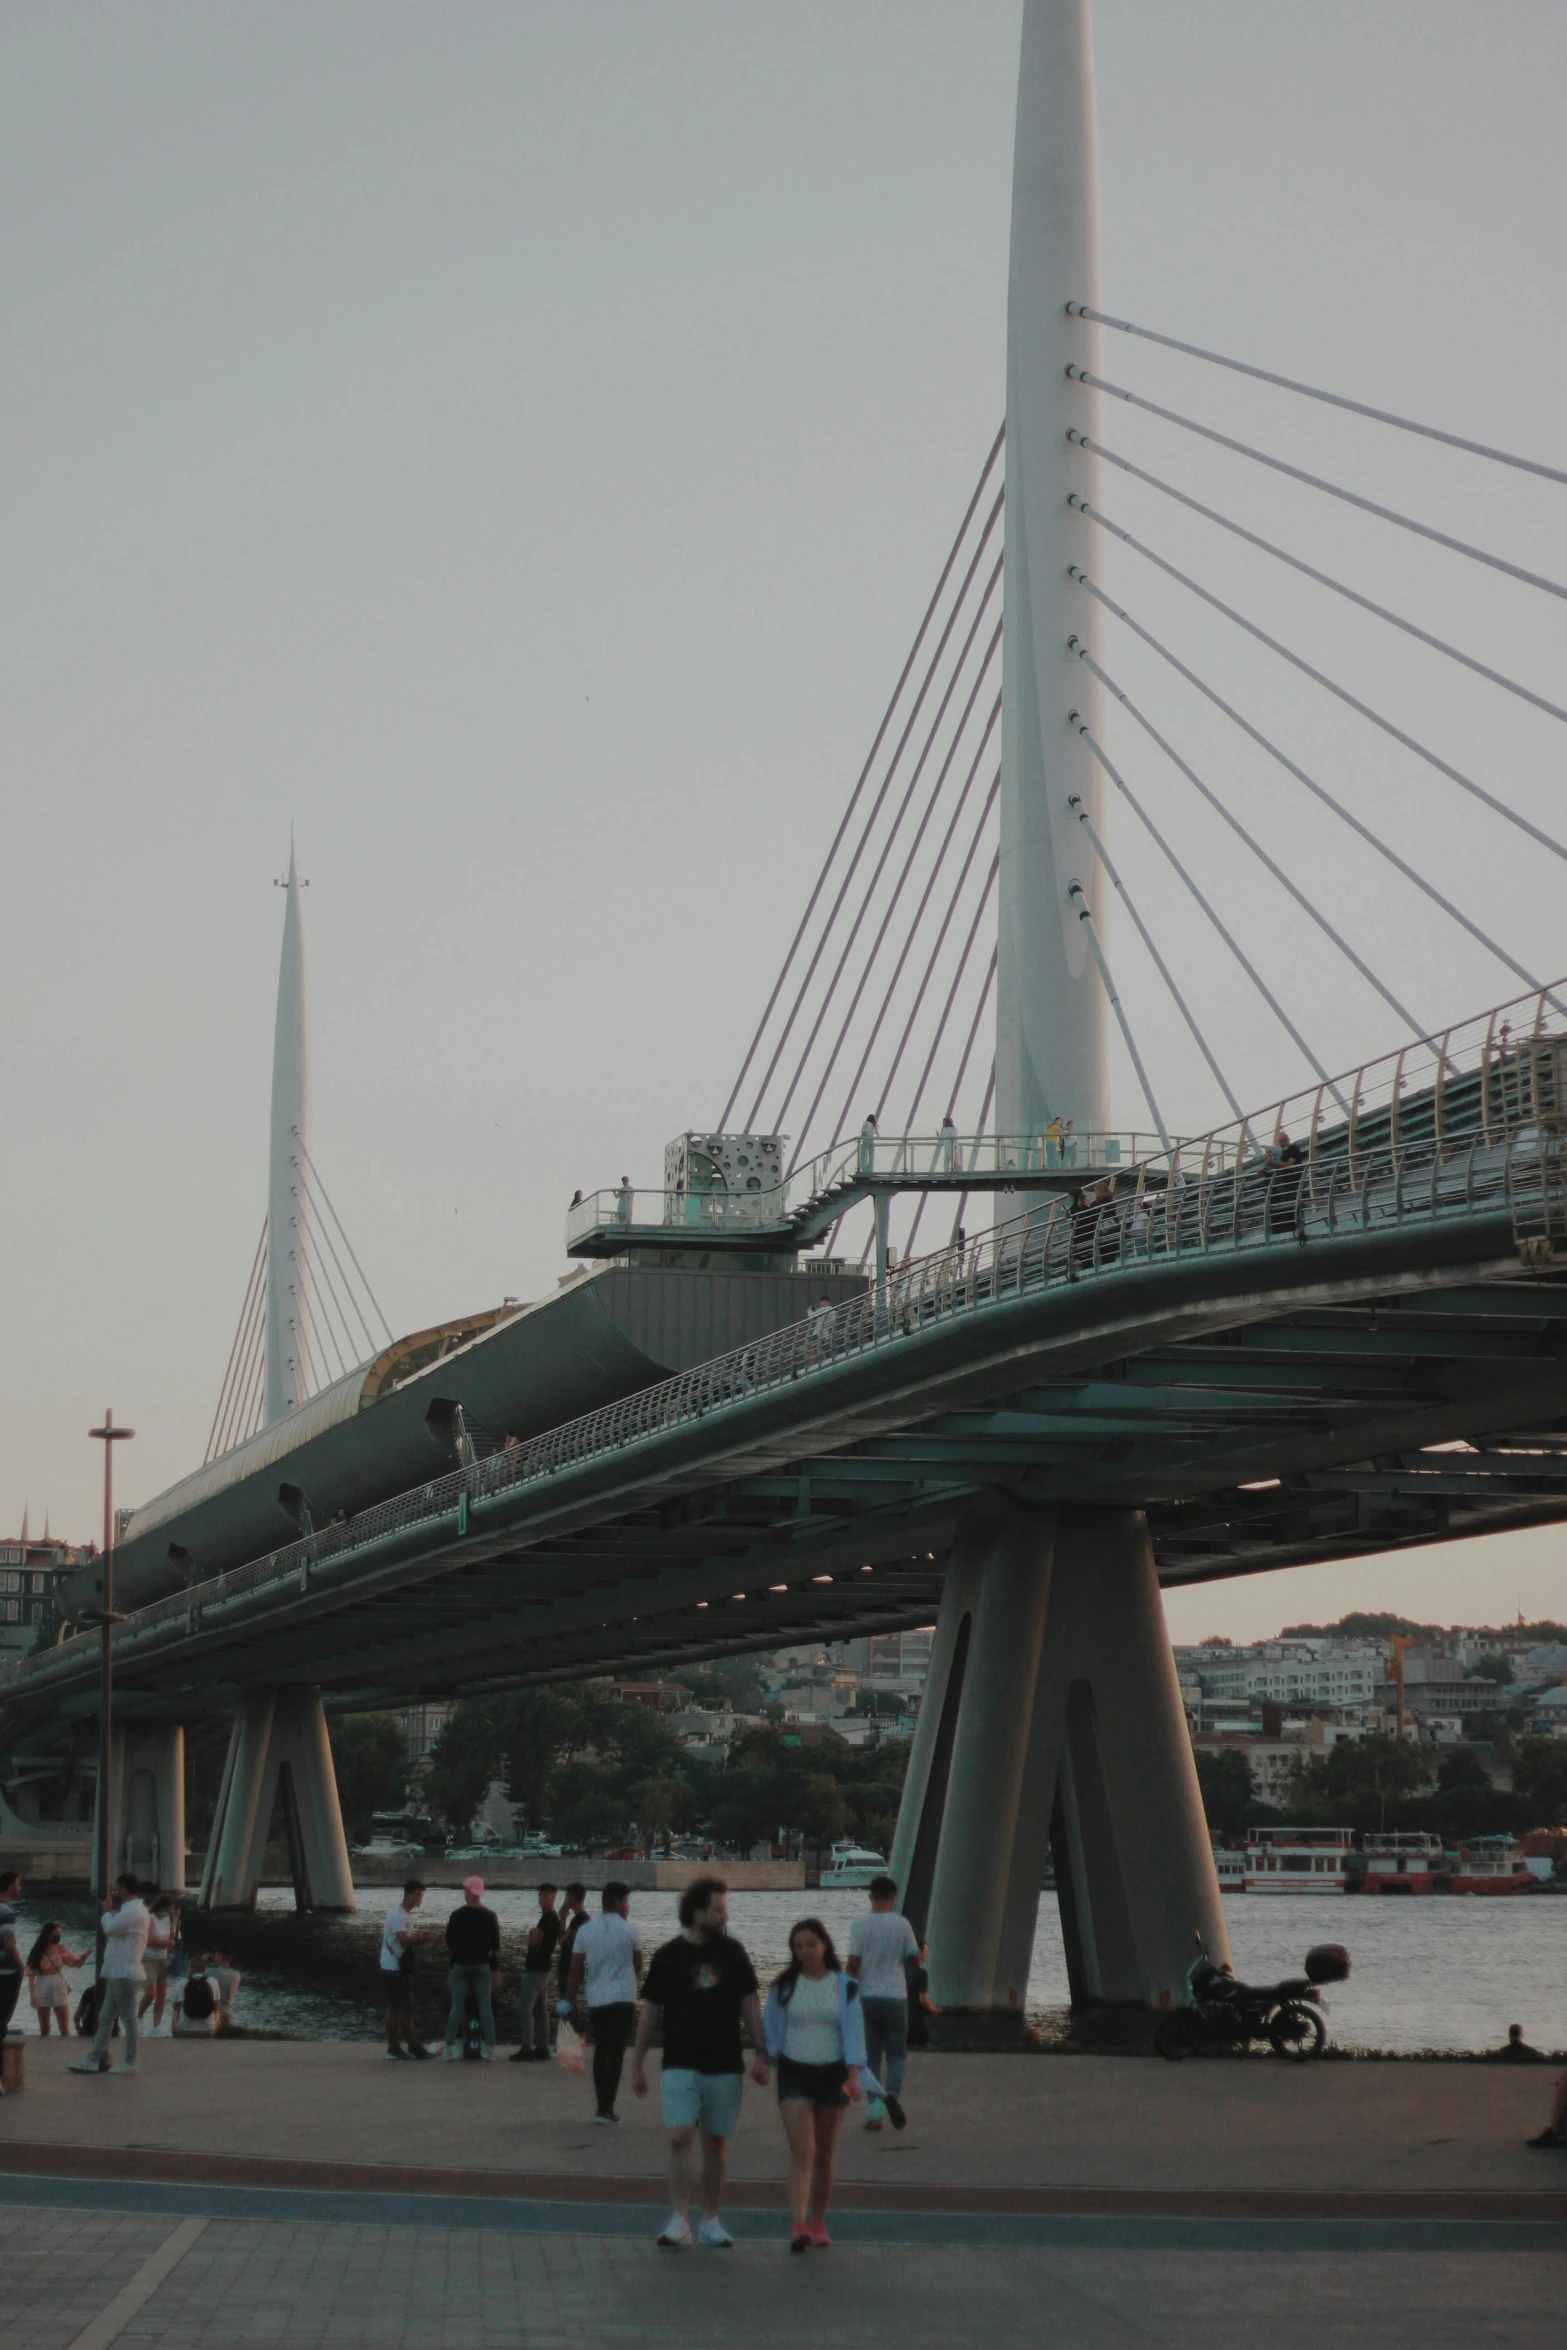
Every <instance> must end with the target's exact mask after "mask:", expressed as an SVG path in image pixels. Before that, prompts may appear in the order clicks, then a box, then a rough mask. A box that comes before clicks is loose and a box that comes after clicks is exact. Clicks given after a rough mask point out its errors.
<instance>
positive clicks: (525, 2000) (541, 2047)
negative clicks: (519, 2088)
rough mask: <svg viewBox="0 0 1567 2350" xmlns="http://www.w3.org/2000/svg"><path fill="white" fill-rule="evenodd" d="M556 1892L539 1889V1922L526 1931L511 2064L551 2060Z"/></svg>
mask: <svg viewBox="0 0 1567 2350" xmlns="http://www.w3.org/2000/svg"><path fill="white" fill-rule="evenodd" d="M558 1890H559V1888H558V1887H556V1886H554V1885H541V1886H540V1887H539V1914H538V1919H537V1921H536V1923H535V1924H533V1925H532V1926H530V1927H529V1928H528V1939H527V1944H526V1946H525V1950H524V1954H523V1961H522V1981H521V1983H520V1984H519V1985H518V1989H517V2011H518V2015H519V2017H520V2019H521V2028H520V2030H519V2032H518V2040H519V2042H520V2045H519V2047H518V2049H517V2052H516V2054H515V2055H514V2056H513V2058H512V2060H511V2061H512V2063H513V2064H548V2063H549V2060H550V1999H549V1989H550V1968H551V1967H552V1966H553V1964H554V1963H555V1953H556V1951H557V1949H558V1948H559V1947H560V1919H559V1918H558V1917H557V1916H556V1914H555V1898H556V1894H557V1892H558Z"/></svg>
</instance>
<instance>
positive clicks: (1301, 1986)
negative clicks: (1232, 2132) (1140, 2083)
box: [1154, 1934, 1349, 2064]
mask: <svg viewBox="0 0 1567 2350" xmlns="http://www.w3.org/2000/svg"><path fill="white" fill-rule="evenodd" d="M1348 1973H1349V1953H1348V1951H1347V1950H1345V1949H1344V1948H1343V1946H1342V1944H1340V1943H1337V1942H1321V1943H1318V1944H1317V1946H1316V1947H1315V1948H1314V1949H1312V1950H1308V1951H1307V1953H1306V1971H1305V1973H1304V1974H1303V1975H1289V1976H1286V1978H1285V1980H1284V1981H1283V1982H1282V1983H1269V1984H1253V1983H1238V1982H1237V1981H1236V1979H1235V1977H1234V1975H1233V1974H1232V1973H1231V1972H1230V1970H1229V1968H1228V1967H1221V1966H1216V1965H1215V1963H1214V1961H1213V1960H1212V1959H1211V1958H1210V1957H1209V1956H1208V1953H1207V1951H1206V1950H1205V1949H1204V1947H1203V1942H1202V1936H1201V1935H1200V1934H1199V1935H1198V1937H1197V1956H1196V1957H1195V1958H1194V1959H1193V1961H1192V1963H1191V1965H1190V1967H1188V1969H1187V1972H1186V1983H1187V1988H1188V1990H1189V1991H1190V1993H1191V2004H1190V2005H1189V2006H1188V2007H1176V2008H1172V2009H1171V2011H1170V2013H1169V2014H1168V2015H1167V2016H1165V2017H1163V2018H1162V2019H1161V2021H1160V2024H1159V2028H1158V2030H1157V2031H1156V2032H1155V2034H1154V2046H1155V2048H1157V2050H1158V2051H1159V2054H1160V2055H1161V2056H1163V2057H1167V2058H1168V2059H1169V2061H1170V2063H1171V2064H1179V2063H1180V2062H1181V2061H1182V2059H1183V2058H1185V2057H1188V2056H1195V2055H1196V2054H1197V2052H1198V2050H1199V2049H1202V2048H1232V2049H1234V2050H1235V2051H1236V2052H1237V2053H1240V2052H1241V2051H1243V2050H1244V2049H1246V2048H1248V2047H1249V2046H1250V2045H1251V2043H1252V2042H1253V2041H1254V2040H1266V2041H1267V2043H1268V2045H1269V2046H1270V2047H1271V2049H1272V2050H1273V2053H1274V2055H1275V2056H1283V2057H1287V2058H1288V2059H1289V2061H1290V2062H1291V2063H1292V2064H1306V2063H1308V2062H1309V2061H1310V2059H1311V2058H1312V2057H1314V2056H1320V2055H1321V2054H1322V2051H1323V2049H1324V2048H1325V2047H1326V2046H1327V2040H1328V2028H1327V2024H1326V2022H1325V2021H1324V2019H1323V2013H1322V1993H1321V1990H1320V1989H1319V1985H1320V1984H1322V1983H1342V1982H1343V1981H1344V1980H1345V1978H1346V1977H1347V1975H1348Z"/></svg>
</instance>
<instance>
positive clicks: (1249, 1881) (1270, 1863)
mask: <svg viewBox="0 0 1567 2350" xmlns="http://www.w3.org/2000/svg"><path fill="white" fill-rule="evenodd" d="M1354 1849H1355V1831H1354V1829H1353V1828H1253V1829H1252V1830H1251V1831H1250V1833H1249V1834H1248V1836H1247V1838H1246V1890H1247V1892H1248V1893H1342V1892H1343V1890H1344V1879H1345V1873H1346V1869H1347V1866H1348V1862H1349V1856H1350V1854H1351V1853H1352V1852H1353V1851H1354Z"/></svg>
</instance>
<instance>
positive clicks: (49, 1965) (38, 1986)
mask: <svg viewBox="0 0 1567 2350" xmlns="http://www.w3.org/2000/svg"><path fill="white" fill-rule="evenodd" d="M91 1955H92V1954H91V1952H90V1951H85V1950H67V1949H66V1947H65V1942H64V1940H63V1938H62V1929H61V1926H60V1921H59V1919H58V1918H50V1919H49V1920H48V1922H47V1923H46V1924H45V1925H44V1926H43V1928H42V1929H41V1931H40V1933H39V1936H38V1939H37V1941H36V1942H35V1943H34V1944H33V1947H32V1949H31V1950H30V1951H29V1952H28V1954H27V1980H28V1983H29V1985H30V1987H31V1992H32V2001H33V2013H34V2014H35V2015H36V2016H37V2018H38V2037H39V2038H40V2040H47V2039H48V2037H49V2018H50V2017H51V2016H53V2018H54V2022H55V2029H56V2030H57V2031H58V2033H59V2035H60V2037H61V2039H62V2040H64V2039H66V2038H68V2036H69V2034H70V2029H71V1987H70V1985H69V1984H68V1983H67V1981H66V1979H65V1970H66V1968H67V1967H68V1966H85V1965H86V1964H87V1961H88V1959H89V1957H90V1956H91Z"/></svg>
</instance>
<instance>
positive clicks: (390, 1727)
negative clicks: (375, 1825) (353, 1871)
mask: <svg viewBox="0 0 1567 2350" xmlns="http://www.w3.org/2000/svg"><path fill="white" fill-rule="evenodd" d="M330 1730H331V1739H332V1768H333V1771H334V1773H335V1775H336V1778H337V1800H338V1805H339V1808H340V1809H341V1811H342V1814H343V1826H344V1828H345V1829H346V1830H347V1832H348V1835H349V1838H350V1840H351V1841H352V1842H353V1843H355V1844H368V1843H369V1841H370V1837H371V1833H372V1830H371V1825H370V1816H371V1814H372V1812H378V1811H401V1810H402V1808H403V1805H404V1804H405V1803H406V1802H407V1800H408V1741H407V1739H406V1738H405V1737H404V1735H403V1726H402V1724H401V1722H399V1720H398V1719H397V1716H396V1715H395V1714H338V1715H337V1716H336V1717H335V1718H334V1719H333V1720H332V1721H331V1723H330Z"/></svg>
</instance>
